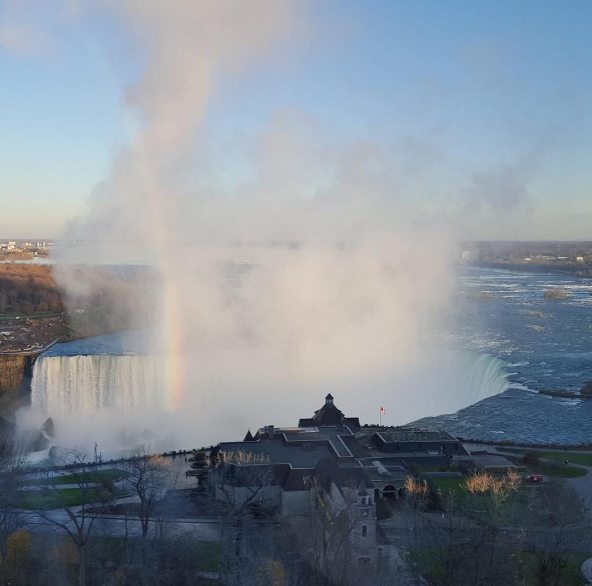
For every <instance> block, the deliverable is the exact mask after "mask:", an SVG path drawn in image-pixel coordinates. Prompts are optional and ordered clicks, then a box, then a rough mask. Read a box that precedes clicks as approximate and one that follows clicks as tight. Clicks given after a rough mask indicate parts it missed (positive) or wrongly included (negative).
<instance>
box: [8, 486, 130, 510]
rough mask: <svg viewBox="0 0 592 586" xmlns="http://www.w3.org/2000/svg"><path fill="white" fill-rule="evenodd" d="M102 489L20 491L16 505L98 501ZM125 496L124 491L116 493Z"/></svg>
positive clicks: (41, 506)
mask: <svg viewBox="0 0 592 586" xmlns="http://www.w3.org/2000/svg"><path fill="white" fill-rule="evenodd" d="M102 494H103V491H102V490H100V489H97V488H86V489H81V488H60V489H55V490H54V489H44V490H39V491H33V490H32V491H21V493H20V495H19V500H18V507H19V508H21V509H40V510H48V509H60V508H62V507H74V506H77V505H84V504H90V503H94V502H99V501H100V500H101V498H102ZM123 496H126V493H124V492H118V493H116V495H115V497H116V498H121V497H123Z"/></svg>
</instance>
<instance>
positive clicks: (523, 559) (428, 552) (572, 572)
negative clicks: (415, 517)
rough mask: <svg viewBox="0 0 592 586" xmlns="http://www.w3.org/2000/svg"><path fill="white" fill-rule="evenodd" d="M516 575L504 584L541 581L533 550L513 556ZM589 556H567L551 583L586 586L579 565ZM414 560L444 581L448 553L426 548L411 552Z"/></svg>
mask: <svg viewBox="0 0 592 586" xmlns="http://www.w3.org/2000/svg"><path fill="white" fill-rule="evenodd" d="M512 557H513V558H514V559H513V564H514V572H513V573H514V575H513V576H511V575H506V576H505V577H504V578H505V580H504V584H507V585H508V586H522V585H524V584H539V583H542V582H539V580H538V577H537V573H536V564H537V560H536V555H535V554H534V553H532V552H525V551H521V552H517V553H516V554H515V555H513V556H512ZM589 557H590V554H587V553H570V554H567V555H566V557H565V567H564V568H563V570H562V572H561V576H560V577H557V579H556V580H553V581H552V582H551V581H549V582H548V583H549V584H551V583H552V584H555V585H556V586H585V584H586V581H585V580H584V577H583V575H582V572H581V570H580V567H581V565H582V563H583V562H584V560H586V559H587V558H589ZM411 558H412V560H413V561H414V562H415V563H416V564H417V565H418V566H419V568H420V570H421V572H422V574H423V575H424V576H426V577H428V578H429V579H432V580H433V581H434V583H443V581H442V578H443V577H444V576H446V574H447V568H446V567H445V563H446V558H447V552H446V551H445V550H443V549H438V548H426V549H420V550H414V551H411ZM448 570H449V569H448Z"/></svg>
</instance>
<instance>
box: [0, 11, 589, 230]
mask: <svg viewBox="0 0 592 586" xmlns="http://www.w3.org/2000/svg"><path fill="white" fill-rule="evenodd" d="M49 4H51V3H49ZM33 5H34V4H33ZM0 7H1V3H0ZM0 10H1V8H0ZM46 10H48V9H47V6H46ZM92 14H93V17H92V18H89V17H88V15H87V17H86V18H84V19H71V20H68V21H67V22H62V21H60V22H57V21H55V19H53V20H52V18H51V17H50V14H49V13H48V12H46V13H45V14H43V13H40V12H39V11H38V10H36V11H35V12H34V13H33V12H32V13H31V15H30V16H31V22H32V23H33V25H35V26H34V28H35V30H36V31H37V32H39V29H41V30H42V32H43V36H42V37H41V38H40V39H34V38H31V39H24V40H23V43H22V45H21V44H19V43H16V44H15V42H14V39H12V42H10V41H11V38H10V37H6V35H4V37H3V36H2V27H3V26H4V27H5V30H6V29H7V28H9V26H10V24H11V23H9V22H8V21H7V20H6V19H5V21H4V23H3V22H2V17H3V13H2V12H0V206H1V207H0V237H28V236H30V237H50V236H55V235H57V234H58V233H59V230H60V228H61V226H62V225H63V223H64V221H65V220H67V219H69V218H71V217H72V216H74V215H77V214H80V213H83V212H84V209H85V202H86V200H87V199H88V198H89V197H91V196H92V191H93V188H94V187H95V186H96V185H97V184H98V183H99V182H100V181H101V180H102V179H103V178H104V177H105V176H106V175H107V173H108V170H109V167H110V164H111V162H112V161H113V159H114V157H115V156H116V154H117V152H118V150H119V148H120V147H121V146H122V145H123V144H125V142H126V140H127V139H129V137H130V135H131V133H132V132H133V118H132V117H131V116H130V114H129V113H128V112H126V111H125V109H124V107H123V98H122V94H123V91H124V88H125V87H126V86H127V85H129V84H130V83H131V82H132V81H133V79H134V76H135V75H136V73H137V71H138V69H139V67H141V57H140V56H139V55H136V54H135V53H134V51H133V48H132V47H131V46H130V45H129V43H128V42H127V40H126V39H125V36H124V34H123V31H122V30H121V29H120V28H117V27H115V26H114V24H113V22H111V21H109V20H108V19H107V18H104V17H102V15H101V14H100V13H99V12H98V11H97V12H94V13H92ZM4 16H5V17H6V14H4ZM21 20H22V14H21ZM310 20H311V22H312V32H311V33H310V39H307V41H306V42H304V43H303V46H301V47H296V48H294V47H292V48H291V49H290V50H289V52H288V51H286V52H282V51H278V52H276V53H275V54H274V55H273V56H272V57H271V58H267V59H265V60H262V61H260V62H258V63H257V64H255V65H254V66H253V67H251V68H250V69H248V70H247V71H246V72H245V73H242V74H241V75H240V76H238V77H234V78H229V79H225V80H223V81H222V82H221V84H220V87H219V89H218V91H217V93H216V94H215V96H214V98H213V100H212V103H211V106H210V109H209V113H208V117H207V120H206V122H205V130H204V134H205V135H206V136H207V141H208V144H210V145H211V147H212V149H211V153H212V154H211V157H212V161H215V162H216V165H219V166H220V168H223V169H224V174H225V175H226V176H230V177H232V176H233V174H234V175H235V176H236V177H240V174H241V154H240V151H241V144H242V143H243V142H245V141H247V142H248V140H250V139H251V138H253V137H255V136H257V135H259V134H260V133H261V132H263V131H264V129H265V128H266V127H268V125H269V124H270V120H272V119H273V117H274V115H277V112H285V111H291V112H298V113H299V114H301V115H303V116H306V117H309V118H310V119H311V120H313V121H314V123H315V125H316V126H317V127H318V128H320V129H321V131H322V133H323V136H324V137H326V138H327V140H329V141H332V142H333V143H335V144H338V143H341V142H345V143H347V142H350V141H356V140H372V141H373V142H375V143H377V144H380V145H382V146H383V147H384V148H386V149H391V150H394V151H395V152H396V151H397V149H400V150H402V151H405V149H406V146H405V145H414V148H415V149H416V150H417V153H419V154H418V155H417V156H418V157H419V158H422V159H425V160H422V163H421V164H422V165H425V167H426V168H427V169H429V165H428V163H427V161H430V164H434V165H436V166H437V167H438V170H437V171H434V173H435V175H434V176H435V177H437V182H436V183H437V185H436V186H434V185H432V186H431V187H430V188H426V190H425V192H421V191H420V190H419V188H418V193H417V194H416V197H425V198H437V197H439V196H450V194H451V193H453V195H454V193H455V192H456V191H457V190H462V189H464V188H466V189H468V190H469V191H470V190H471V189H473V188H472V187H466V184H467V183H470V182H471V181H470V179H469V178H470V177H471V176H472V174H474V175H475V176H478V177H481V176H483V175H485V176H489V175H491V174H492V173H493V174H495V173H497V172H498V171H499V169H507V168H511V169H512V170H515V176H517V177H518V181H520V182H523V187H524V190H525V192H527V194H528V198H527V199H528V201H527V202H526V205H527V208H528V210H530V211H529V213H532V214H533V215H535V216H536V217H537V218H540V222H539V230H538V231H537V230H534V229H533V230H534V231H531V232H530V233H528V234H525V236H527V237H528V236H534V237H543V236H544V235H547V236H548V237H557V238H566V237H570V236H571V237H573V238H586V237H588V238H592V229H590V230H588V227H589V226H592V193H591V192H592V189H591V186H592V41H591V39H592V2H590V1H589V0H570V1H569V2H564V1H562V2H560V1H545V0H533V1H526V0H519V1H516V0H512V1H502V0H495V1H485V0H482V1H475V0H449V1H440V0H431V1H420V0H416V1H413V2H412V1H410V0H409V1H405V2H402V1H395V0H384V1H378V0H371V1H368V2H360V1H353V0H351V1H345V0H344V1H341V2H339V1H336V0H334V1H329V2H324V3H321V2H314V3H312V10H311V15H310ZM3 38H4V39H5V40H6V38H8V42H4V45H5V47H2V46H1V45H2V39H3ZM25 41H27V42H25ZM6 45H8V46H9V47H8V48H7V47H6ZM9 48H10V49H11V50H8V49H9ZM221 153H224V154H223V155H222V154H221ZM434 160H435V161H436V163H434ZM461 175H462V177H461ZM477 183H478V182H477ZM463 185H464V186H465V187H463ZM501 185H503V182H502V183H501ZM496 189H499V185H498V186H497V187H496V186H495V185H494V186H493V187H491V186H489V187H487V188H486V189H485V191H486V195H485V196H484V197H491V198H493V199H495V198H496V197H497V195H499V200H500V201H501V202H504V203H507V201H506V200H505V199H504V197H505V196H504V194H503V193H500V194H496V193H495V190H496ZM492 191H493V193H491V192H492ZM439 192H440V193H439ZM557 214H560V216H559V215H557ZM554 218H556V219H557V223H556V225H555V224H554ZM502 232H503V231H502ZM502 232H500V236H504V234H503V233H502ZM539 232H542V233H540V234H539ZM491 236H492V237H495V233H492V234H491Z"/></svg>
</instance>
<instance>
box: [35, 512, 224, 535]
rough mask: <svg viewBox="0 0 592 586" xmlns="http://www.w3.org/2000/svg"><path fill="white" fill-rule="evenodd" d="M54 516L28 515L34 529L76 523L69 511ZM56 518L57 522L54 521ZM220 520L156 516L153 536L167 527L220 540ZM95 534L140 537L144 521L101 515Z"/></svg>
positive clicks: (50, 530) (173, 531)
mask: <svg viewBox="0 0 592 586" xmlns="http://www.w3.org/2000/svg"><path fill="white" fill-rule="evenodd" d="M45 515H47V516H48V517H49V518H50V519H51V520H48V519H46V518H44V517H43V516H41V515H39V514H38V513H33V512H31V513H30V514H28V515H27V529H28V530H29V531H31V532H34V533H63V532H64V529H63V528H62V527H59V526H58V525H56V524H55V523H61V524H67V525H68V526H69V527H73V525H72V522H71V521H69V519H68V516H67V514H66V513H65V512H64V511H61V510H54V511H47V512H46V513H45ZM52 521H54V522H52ZM220 527H221V525H220V522H219V521H218V520H216V519H198V518H189V519H187V518H175V519H168V520H153V521H151V522H150V532H149V537H157V536H160V535H161V534H162V531H166V535H167V536H168V537H191V538H192V539H196V540H198V541H218V540H219V539H220ZM92 534H93V535H95V536H106V537H140V536H141V534H142V529H141V525H140V521H139V520H138V519H137V518H133V517H129V518H126V517H123V516H120V515H99V516H97V517H96V518H95V521H94V526H93V530H92Z"/></svg>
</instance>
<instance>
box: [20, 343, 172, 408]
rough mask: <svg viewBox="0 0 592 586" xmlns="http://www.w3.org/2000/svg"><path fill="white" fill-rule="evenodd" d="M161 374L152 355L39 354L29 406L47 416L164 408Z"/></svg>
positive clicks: (159, 363)
mask: <svg viewBox="0 0 592 586" xmlns="http://www.w3.org/2000/svg"><path fill="white" fill-rule="evenodd" d="M164 370H165V369H164V361H163V359H162V358H159V357H156V356H129V355H124V356H117V355H108V354H96V355H89V356H86V355H79V356H40V357H39V358H38V359H37V361H36V362H35V366H34V368H33V380H32V383H31V406H32V407H33V408H34V409H37V410H39V411H41V412H42V413H44V414H46V415H50V416H56V415H59V414H63V413H79V414H94V413H96V412H97V411H100V410H103V409H114V410H116V411H119V412H121V413H130V412H137V411H141V410H144V409H159V408H161V407H163V406H164V405H165V392H166V381H165V376H164Z"/></svg>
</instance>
